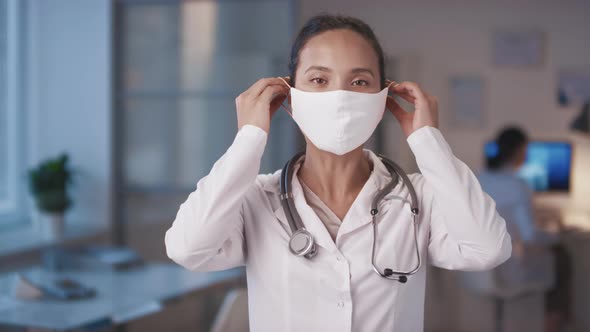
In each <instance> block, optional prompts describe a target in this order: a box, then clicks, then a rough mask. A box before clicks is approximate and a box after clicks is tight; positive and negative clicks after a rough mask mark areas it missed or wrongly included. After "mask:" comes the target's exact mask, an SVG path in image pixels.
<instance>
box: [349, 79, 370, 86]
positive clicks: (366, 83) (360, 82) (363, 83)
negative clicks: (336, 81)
mask: <svg viewBox="0 0 590 332" xmlns="http://www.w3.org/2000/svg"><path fill="white" fill-rule="evenodd" d="M352 85H355V86H367V85H369V82H367V81H365V80H356V81H354V82H352Z"/></svg>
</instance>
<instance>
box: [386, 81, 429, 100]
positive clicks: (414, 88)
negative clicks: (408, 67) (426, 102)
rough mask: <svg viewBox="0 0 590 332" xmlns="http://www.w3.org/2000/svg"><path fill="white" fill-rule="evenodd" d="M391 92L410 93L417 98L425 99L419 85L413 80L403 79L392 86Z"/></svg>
mask: <svg viewBox="0 0 590 332" xmlns="http://www.w3.org/2000/svg"><path fill="white" fill-rule="evenodd" d="M392 90H393V92H395V93H399V94H406V95H410V96H412V97H414V98H417V99H426V97H425V96H424V92H423V91H422V89H421V88H420V86H419V85H418V84H416V83H414V82H409V81H404V82H401V83H399V84H398V85H396V86H393V87H392Z"/></svg>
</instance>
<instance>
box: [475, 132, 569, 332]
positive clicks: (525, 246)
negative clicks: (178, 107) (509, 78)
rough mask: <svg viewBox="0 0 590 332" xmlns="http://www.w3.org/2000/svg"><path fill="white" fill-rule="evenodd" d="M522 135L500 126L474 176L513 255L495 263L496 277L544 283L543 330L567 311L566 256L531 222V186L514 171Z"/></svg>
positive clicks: (559, 322)
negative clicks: (502, 224)
mask: <svg viewBox="0 0 590 332" xmlns="http://www.w3.org/2000/svg"><path fill="white" fill-rule="evenodd" d="M528 141H529V140H528V137H527V135H526V133H525V132H524V131H523V130H522V129H520V128H518V127H507V128H504V129H502V130H501V131H500V133H499V134H498V137H497V138H496V140H495V142H496V147H497V153H496V154H495V156H494V157H492V158H490V159H488V162H487V164H488V165H487V166H488V167H487V168H488V169H487V170H486V171H484V172H482V173H481V174H480V175H479V180H480V181H481V184H482V187H483V188H484V190H485V191H486V192H487V193H489V194H490V196H491V197H493V198H494V199H495V201H496V204H497V209H498V211H499V212H500V214H501V215H502V216H504V218H506V222H507V226H508V229H509V230H510V234H511V235H512V240H513V248H514V255H513V256H512V258H511V259H510V260H509V261H508V262H507V263H506V264H504V265H502V266H501V267H499V268H498V269H497V271H496V272H497V276H498V277H499V278H498V281H500V282H504V283H505V284H507V285H512V286H515V285H518V284H519V283H531V282H537V283H539V282H541V283H545V284H547V288H548V291H547V293H546V296H545V311H546V314H545V331H546V332H552V331H560V329H561V328H562V327H563V326H564V325H565V324H566V322H567V320H568V317H569V310H570V292H571V290H570V279H571V260H570V256H569V254H568V253H567V251H566V249H565V248H564V247H563V246H562V245H560V244H558V242H557V240H558V238H557V237H556V236H555V235H554V234H549V233H546V232H543V231H541V230H539V229H538V228H537V227H536V223H535V218H534V213H533V204H532V192H531V190H530V189H529V186H528V184H527V183H526V182H525V181H524V180H522V179H520V178H519V177H517V175H516V172H517V171H518V170H519V169H520V168H521V167H522V165H523V164H524V162H525V161H526V154H527V153H526V151H527V146H528Z"/></svg>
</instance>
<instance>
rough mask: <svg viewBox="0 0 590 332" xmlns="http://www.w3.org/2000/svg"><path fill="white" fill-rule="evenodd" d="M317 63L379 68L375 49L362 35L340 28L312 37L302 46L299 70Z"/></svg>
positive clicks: (375, 69) (338, 67)
mask: <svg viewBox="0 0 590 332" xmlns="http://www.w3.org/2000/svg"><path fill="white" fill-rule="evenodd" d="M318 65H319V66H324V67H328V68H331V69H334V70H347V69H348V70H349V69H351V68H371V69H373V70H374V71H375V72H378V66H379V62H378V60H377V54H376V52H375V50H374V49H373V47H372V46H371V44H370V43H369V42H368V41H367V40H366V39H365V38H364V37H363V36H361V35H360V34H359V33H357V32H354V31H352V30H348V29H339V30H331V31H326V32H322V33H320V34H318V35H316V36H313V37H311V38H310V39H309V40H308V41H307V43H306V44H305V46H304V47H303V48H302V49H301V51H300V53H299V66H298V70H305V69H306V68H307V67H309V66H318Z"/></svg>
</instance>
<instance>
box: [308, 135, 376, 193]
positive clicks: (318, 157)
mask: <svg viewBox="0 0 590 332" xmlns="http://www.w3.org/2000/svg"><path fill="white" fill-rule="evenodd" d="M371 167H372V165H371V163H370V162H369V160H367V158H366V157H365V153H364V151H363V149H362V147H359V148H357V149H355V150H353V151H351V152H349V153H347V154H345V155H342V156H338V155H335V154H332V153H328V152H325V151H321V150H319V149H317V148H316V147H314V146H313V145H311V144H308V145H307V148H306V153H305V160H304V161H303V165H302V166H301V168H300V169H299V173H298V176H299V178H300V179H301V180H302V181H303V182H304V183H305V184H306V185H307V186H308V187H309V188H310V189H311V190H312V191H313V192H314V193H315V194H316V195H318V196H319V197H320V198H321V199H322V201H324V202H326V203H328V202H344V201H350V200H351V199H352V200H354V198H356V196H357V195H358V193H359V192H360V191H361V189H362V187H363V186H364V184H365V183H366V182H367V180H368V179H369V176H370V174H371Z"/></svg>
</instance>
